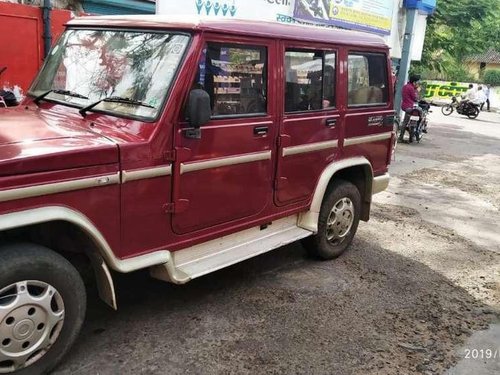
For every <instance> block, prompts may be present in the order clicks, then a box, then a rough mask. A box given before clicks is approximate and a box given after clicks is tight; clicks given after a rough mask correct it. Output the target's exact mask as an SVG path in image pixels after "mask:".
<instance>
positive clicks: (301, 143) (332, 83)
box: [275, 42, 341, 206]
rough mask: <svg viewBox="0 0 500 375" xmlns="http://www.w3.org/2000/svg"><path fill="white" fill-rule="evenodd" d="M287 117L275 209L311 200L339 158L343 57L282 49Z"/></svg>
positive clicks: (320, 50) (313, 49)
mask: <svg viewBox="0 0 500 375" xmlns="http://www.w3.org/2000/svg"><path fill="white" fill-rule="evenodd" d="M280 49H281V56H282V59H283V67H284V69H283V75H282V78H281V81H282V82H283V84H284V89H283V90H282V91H283V92H284V100H283V103H282V105H281V106H282V108H283V109H282V110H284V114H283V116H282V117H281V120H280V135H279V147H278V168H277V175H276V183H275V185H276V193H275V203H276V205H278V206H284V205H288V204H293V203H297V202H301V201H306V200H307V199H309V198H310V197H311V196H312V194H313V192H314V189H315V186H316V183H317V181H318V177H319V176H320V174H321V172H322V171H323V169H324V168H325V167H326V166H327V165H328V164H329V163H330V162H331V161H332V160H334V159H335V158H336V157H337V155H338V138H339V129H340V128H341V123H340V121H341V118H340V114H339V110H338V106H337V95H336V87H337V79H338V74H337V71H338V69H337V65H338V63H337V60H338V51H337V49H336V48H333V47H331V46H321V45H318V46H311V44H310V43H309V44H301V43H297V42H295V43H292V42H283V43H281V48H280Z"/></svg>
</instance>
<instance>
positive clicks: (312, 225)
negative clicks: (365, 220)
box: [298, 156, 373, 233]
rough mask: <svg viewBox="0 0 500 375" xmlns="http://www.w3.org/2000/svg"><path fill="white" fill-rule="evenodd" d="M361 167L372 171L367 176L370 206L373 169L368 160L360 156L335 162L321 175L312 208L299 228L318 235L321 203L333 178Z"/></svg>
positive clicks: (367, 196)
mask: <svg viewBox="0 0 500 375" xmlns="http://www.w3.org/2000/svg"><path fill="white" fill-rule="evenodd" d="M360 166H361V167H364V168H366V169H368V170H369V171H370V173H369V176H367V178H366V181H365V194H364V195H365V203H367V204H368V205H369V204H370V202H371V199H372V184H373V169H372V165H371V164H370V162H369V161H368V159H366V158H365V157H362V156H359V157H354V158H349V159H343V160H340V161H334V162H332V163H330V164H329V165H328V166H327V167H326V168H325V169H324V170H323V172H322V173H321V176H320V178H319V180H318V184H317V185H316V190H315V191H314V195H313V199H312V201H311V207H310V208H309V211H307V212H304V213H301V214H300V216H299V221H298V226H299V227H301V228H304V229H307V230H310V231H311V232H313V233H317V232H318V220H319V212H320V210H321V203H322V202H323V197H324V196H325V192H326V189H327V187H328V184H329V183H330V181H331V179H332V177H333V176H334V175H335V173H338V172H340V171H342V170H343V169H347V168H351V167H360Z"/></svg>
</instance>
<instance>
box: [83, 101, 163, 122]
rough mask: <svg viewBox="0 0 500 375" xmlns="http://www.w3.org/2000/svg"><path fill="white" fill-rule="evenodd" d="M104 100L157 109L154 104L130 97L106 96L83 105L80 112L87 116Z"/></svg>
mask: <svg viewBox="0 0 500 375" xmlns="http://www.w3.org/2000/svg"><path fill="white" fill-rule="evenodd" d="M102 102H107V103H123V104H132V105H137V106H141V107H147V108H153V109H156V107H153V106H152V105H149V104H146V103H144V102H141V101H140V100H134V99H130V98H122V97H119V96H110V97H109V98H104V99H101V100H98V101H97V102H95V103H92V104H90V105H88V106H86V107H83V108H82V109H80V110H79V111H78V112H80V114H81V115H82V116H83V117H85V116H86V115H87V112H88V111H90V110H92V108H94V107H95V106H96V105H99V104H101V103H102Z"/></svg>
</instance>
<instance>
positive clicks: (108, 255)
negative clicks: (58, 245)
mask: <svg viewBox="0 0 500 375" xmlns="http://www.w3.org/2000/svg"><path fill="white" fill-rule="evenodd" d="M52 221H65V222H69V223H71V224H74V225H75V226H77V227H78V228H80V229H81V230H82V231H83V232H84V233H85V234H87V235H88V236H89V238H90V239H91V240H92V241H93V242H94V244H95V245H96V248H97V249H98V253H96V252H92V251H91V252H87V253H86V254H87V255H88V256H89V259H90V261H91V263H92V266H93V268H94V270H95V272H96V279H97V283H98V289H99V295H100V297H101V298H102V299H103V300H104V301H105V302H106V303H107V304H108V305H110V306H111V307H113V308H114V309H116V296H115V289H114V283H113V279H112V276H111V272H110V271H109V268H108V266H110V267H111V268H112V269H113V270H115V271H117V272H121V273H128V272H132V271H136V270H139V269H142V268H148V267H151V266H155V265H159V264H164V263H167V262H169V260H170V252H169V251H166V250H161V251H156V252H152V253H149V254H145V255H141V256H137V257H133V258H130V259H119V258H117V257H116V256H115V254H114V252H113V250H112V249H111V247H110V246H109V244H108V242H107V241H106V239H105V238H104V236H103V235H102V234H101V233H100V232H99V230H98V229H97V228H96V227H95V225H94V224H93V223H92V222H91V221H90V220H89V219H88V218H87V217H86V216H85V215H83V214H82V213H81V212H78V211H75V210H73V209H71V208H68V207H61V206H49V207H41V208H33V209H27V210H22V211H16V212H12V213H8V214H0V232H1V231H4V230H9V229H16V228H22V227H25V226H28V225H36V224H42V223H48V222H52Z"/></svg>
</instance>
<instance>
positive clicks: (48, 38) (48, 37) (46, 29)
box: [42, 0, 52, 57]
mask: <svg viewBox="0 0 500 375" xmlns="http://www.w3.org/2000/svg"><path fill="white" fill-rule="evenodd" d="M51 10H52V3H51V0H43V6H42V14H43V46H44V54H43V56H44V57H47V56H48V54H49V51H50V49H51V48H52V30H51V27H52V25H51V24H52V20H51V18H50V12H51Z"/></svg>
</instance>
